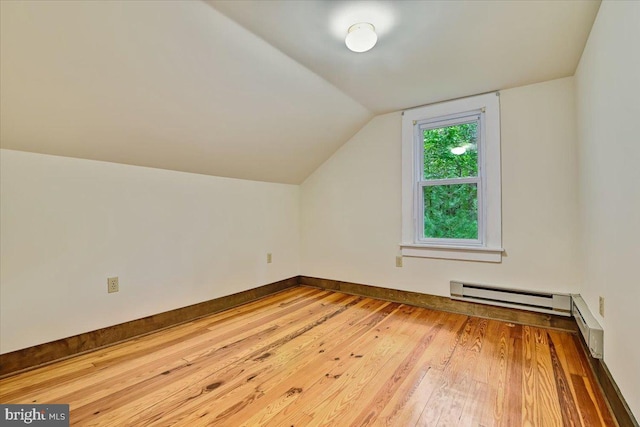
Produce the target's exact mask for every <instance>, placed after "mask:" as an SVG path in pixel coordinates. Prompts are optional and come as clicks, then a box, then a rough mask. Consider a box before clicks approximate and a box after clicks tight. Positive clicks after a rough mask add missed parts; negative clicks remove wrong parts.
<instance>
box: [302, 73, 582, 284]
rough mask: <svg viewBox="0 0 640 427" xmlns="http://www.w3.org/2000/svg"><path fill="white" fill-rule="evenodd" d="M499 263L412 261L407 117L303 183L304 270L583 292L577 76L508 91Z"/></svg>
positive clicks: (349, 146) (371, 128) (389, 121)
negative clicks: (405, 248) (407, 233)
mask: <svg viewBox="0 0 640 427" xmlns="http://www.w3.org/2000/svg"><path fill="white" fill-rule="evenodd" d="M500 103H501V116H502V123H501V127H502V174H503V178H502V188H503V195H502V200H503V213H502V220H503V247H504V248H505V249H506V256H505V257H504V258H503V262H502V263H501V264H492V263H482V262H464V261H449V260H437V259H423V258H404V267H403V268H396V267H395V256H396V255H397V254H398V253H399V247H398V244H399V243H400V235H401V206H400V204H401V200H400V192H401V159H400V155H401V130H400V126H401V115H400V113H391V114H387V115H383V116H378V117H376V118H374V119H373V120H371V121H370V122H369V124H367V125H366V126H365V127H364V128H363V129H362V130H361V131H360V132H359V133H358V134H356V135H355V136H354V137H353V138H352V139H351V140H350V141H349V142H347V143H346V144H345V145H344V146H343V147H342V148H341V149H340V150H338V151H337V152H336V153H335V154H334V156H333V157H332V158H330V159H329V160H328V161H327V162H326V163H325V164H323V165H322V166H321V167H320V168H319V169H318V170H316V171H315V172H314V173H313V174H312V175H311V176H310V177H309V178H308V179H307V180H306V181H305V182H304V183H303V184H302V190H301V224H302V264H301V272H302V274H303V275H307V276H314V277H324V278H330V279H335V280H344V281H351V282H356V283H365V284H371V285H377V286H384V287H391V288H396V289H404V290H410V291H416V292H423V293H428V294H433V295H443V296H448V295H449V281H450V280H454V279H456V280H467V281H469V282H476V283H487V284H495V285H502V286H510V287H516V288H523V289H536V290H552V291H560V292H576V291H577V289H578V278H577V277H576V276H577V275H576V270H577V268H578V257H577V255H576V248H577V238H578V236H577V233H578V225H577V222H576V221H577V217H578V209H577V195H576V187H577V162H576V159H575V153H576V143H575V142H576V137H575V105H574V82H573V78H565V79H560V80H554V81H550V82H545V83H540V84H535V85H531V86H525V87H520V88H516V89H510V90H505V91H503V92H502V93H501V98H500Z"/></svg>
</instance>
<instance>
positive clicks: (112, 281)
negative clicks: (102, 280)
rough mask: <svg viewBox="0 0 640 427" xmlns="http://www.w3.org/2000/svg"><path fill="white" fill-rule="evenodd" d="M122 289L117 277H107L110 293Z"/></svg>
mask: <svg viewBox="0 0 640 427" xmlns="http://www.w3.org/2000/svg"><path fill="white" fill-rule="evenodd" d="M119 290H120V284H119V283H118V278H117V277H109V278H107V292H109V293H110V294H112V293H114V292H118V291H119Z"/></svg>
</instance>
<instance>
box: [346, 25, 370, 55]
mask: <svg viewBox="0 0 640 427" xmlns="http://www.w3.org/2000/svg"><path fill="white" fill-rule="evenodd" d="M377 41H378V35H377V34H376V29H375V28H374V27H373V25H371V24H369V23H368V22H360V23H357V24H353V25H352V26H350V27H349V30H348V31H347V37H346V38H345V39H344V42H345V44H346V45H347V47H348V48H349V49H350V50H352V51H354V52H358V53H361V52H366V51H368V50H369V49H371V48H372V47H374V46H375V45H376V42H377Z"/></svg>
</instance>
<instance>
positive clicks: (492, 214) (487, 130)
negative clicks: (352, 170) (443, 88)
mask: <svg viewBox="0 0 640 427" xmlns="http://www.w3.org/2000/svg"><path fill="white" fill-rule="evenodd" d="M498 95H499V94H498V93H497V92H496V93H489V94H485V95H478V96H473V97H469V98H462V99H457V100H454V101H448V102H442V103H439V104H432V105H428V106H425V107H418V108H414V109H411V110H407V111H405V112H404V113H403V116H402V243H401V244H400V247H401V253H402V255H403V256H412V257H425V258H444V259H454V260H464V261H484V262H501V261H502V253H503V251H504V250H503V248H502V216H501V211H502V205H501V182H500V103H499V96H498ZM470 117H471V118H472V117H477V119H478V123H479V126H478V177H477V178H453V179H447V180H438V182H439V184H446V183H450V184H462V183H467V181H469V183H477V185H478V187H477V190H478V239H442V238H440V239H431V238H424V237H423V236H424V221H423V215H424V206H423V204H424V196H423V194H422V191H423V190H422V188H423V187H424V186H425V182H426V181H433V182H436V181H435V180H424V179H423V170H424V165H423V161H424V160H423V159H424V157H423V150H424V130H426V129H433V128H438V127H444V126H450V125H454V124H460V123H465V122H471V121H475V120H467V121H465V120H464V119H465V118H470Z"/></svg>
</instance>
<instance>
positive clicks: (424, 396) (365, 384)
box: [0, 287, 616, 427]
mask: <svg viewBox="0 0 640 427" xmlns="http://www.w3.org/2000/svg"><path fill="white" fill-rule="evenodd" d="M0 402H1V403H68V404H70V408H71V424H72V425H78V426H173V425H180V426H201V425H202V426H204V425H219V426H350V425H351V426H364V425H387V426H509V427H513V426H569V425H573V426H600V425H604V426H614V425H616V423H615V421H614V419H613V418H612V416H611V414H610V412H609V410H608V408H607V406H606V403H605V401H604V400H603V397H602V395H601V393H600V390H599V388H598V386H597V384H596V383H595V379H594V377H593V374H592V372H591V370H590V368H589V365H588V361H587V359H586V356H585V355H584V353H583V352H582V349H581V347H580V343H579V341H578V338H577V337H576V336H575V335H573V334H569V333H565V332H558V331H554V330H547V329H542V328H537V327H530V326H521V325H514V324H509V323H504V322H499V321H493V320H487V319H480V318H476V317H468V316H464V315H460V314H452V313H445V312H439V311H433V310H428V309H424V308H417V307H412V306H408V305H403V304H398V303H392V302H385V301H380V300H375V299H371V298H365V297H358V296H352V295H347V294H342V293H338V292H331V291H325V290H320V289H315V288H308V287H298V288H293V289H289V290H286V291H283V292H280V293H278V294H275V295H272V296H269V297H266V298H264V299H261V300H259V301H255V302H253V303H249V304H245V305H243V306H240V307H237V308H235V309H231V310H227V311H224V312H221V313H218V314H214V315H211V316H208V317H205V318H202V319H199V320H196V321H193V322H190V323H187V324H184V325H180V326H176V327H173V328H171V329H167V330H165V331H161V332H158V333H154V334H151V335H148V336H145V337H141V338H137V339H134V340H131V341H128V342H125V343H122V344H118V345H115V346H112V347H109V348H106V349H102V350H98V351H95V352H92V353H88V354H85V355H82V356H78V357H74V358H72V359H69V360H66V361H62V362H58V363H55V364H53V365H50V366H47V367H43V368H39V369H36V370H33V371H30V372H26V373H23V374H19V375H15V376H13V377H9V378H6V379H4V380H0Z"/></svg>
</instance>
